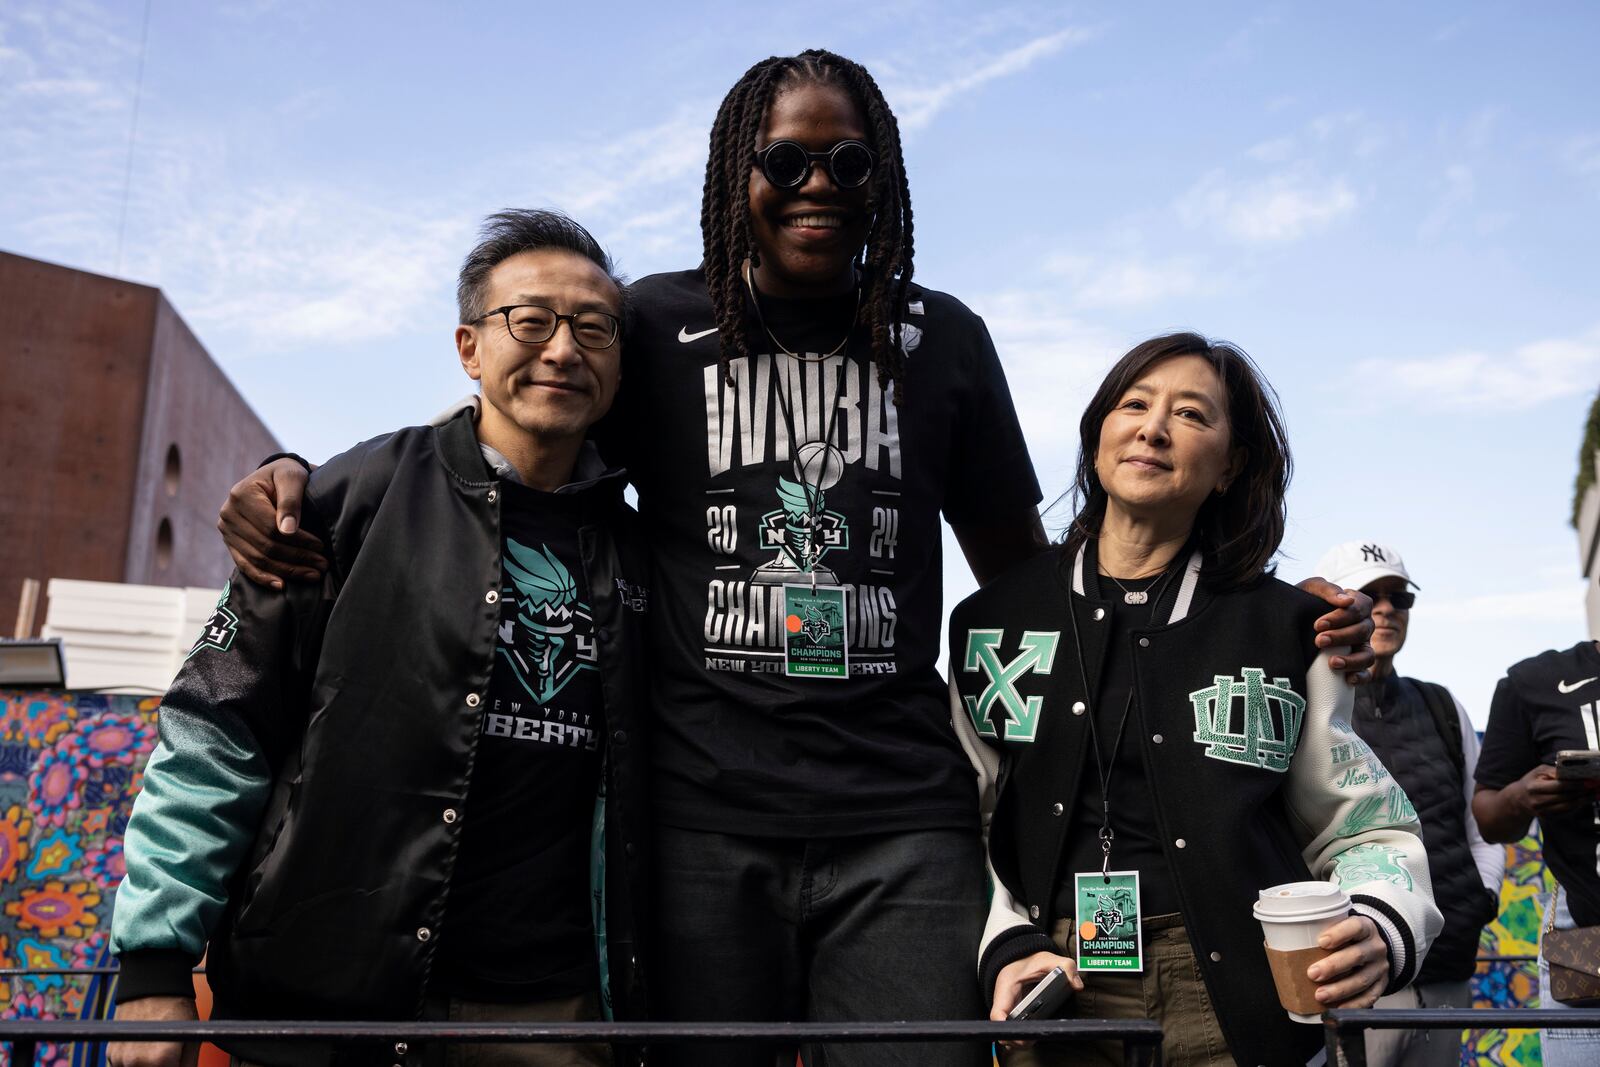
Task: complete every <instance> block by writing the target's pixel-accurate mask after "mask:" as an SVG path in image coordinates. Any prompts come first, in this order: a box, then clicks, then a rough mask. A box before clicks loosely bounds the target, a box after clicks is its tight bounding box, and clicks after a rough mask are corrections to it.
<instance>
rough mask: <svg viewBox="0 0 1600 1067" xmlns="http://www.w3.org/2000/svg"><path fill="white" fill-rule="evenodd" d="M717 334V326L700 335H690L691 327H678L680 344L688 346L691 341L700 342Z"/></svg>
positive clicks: (703, 331) (701, 332)
mask: <svg viewBox="0 0 1600 1067" xmlns="http://www.w3.org/2000/svg"><path fill="white" fill-rule="evenodd" d="M716 332H717V328H716V327H715V326H713V327H711V329H709V330H701V331H700V332H699V333H690V332H689V327H687V326H679V327H678V343H679V344H683V345H686V344H688V343H689V342H690V341H698V340H700V338H702V337H710V336H711V335H712V334H714V333H716Z"/></svg>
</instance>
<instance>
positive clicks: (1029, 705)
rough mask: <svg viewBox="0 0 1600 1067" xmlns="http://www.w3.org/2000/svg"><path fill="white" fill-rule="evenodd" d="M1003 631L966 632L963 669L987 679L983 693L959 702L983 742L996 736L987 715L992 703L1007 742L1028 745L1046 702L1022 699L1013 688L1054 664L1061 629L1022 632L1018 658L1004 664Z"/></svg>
mask: <svg viewBox="0 0 1600 1067" xmlns="http://www.w3.org/2000/svg"><path fill="white" fill-rule="evenodd" d="M1004 639H1005V631H1004V630H968V631H967V647H966V652H965V654H964V655H963V656H962V658H961V669H962V671H964V672H967V673H975V672H977V671H979V670H982V671H983V672H984V675H985V676H986V677H987V678H988V679H989V681H988V684H987V685H985V686H984V688H983V692H981V693H979V694H978V695H977V696H976V697H970V696H964V697H962V698H961V702H962V703H963V704H964V705H965V706H966V709H967V715H968V717H970V718H971V719H972V726H973V729H975V730H977V731H978V734H979V736H981V737H995V738H998V737H1000V735H1001V734H1000V731H999V730H997V729H996V728H995V725H994V719H993V717H992V715H991V713H992V712H993V710H994V707H995V705H996V704H998V705H999V706H1000V709H1001V711H1002V712H1003V713H1004V714H1005V717H1006V723H1005V727H1004V734H1005V740H1007V741H1032V740H1033V739H1034V738H1035V737H1036V736H1037V735H1038V732H1039V713H1040V712H1041V711H1043V710H1044V697H1042V696H1030V697H1024V696H1023V695H1022V694H1021V693H1019V692H1017V683H1018V682H1019V681H1021V680H1022V678H1023V677H1024V676H1025V675H1028V674H1045V675H1048V674H1049V673H1050V670H1051V668H1052V667H1053V666H1054V665H1055V660H1056V646H1057V645H1059V644H1060V643H1061V632H1060V631H1059V630H1057V631H1054V632H1050V633H1046V632H1043V631H1039V630H1024V631H1023V632H1022V639H1021V640H1020V641H1019V642H1017V646H1018V648H1020V649H1021V651H1020V652H1018V653H1017V655H1016V657H1015V658H1013V659H1011V660H1009V661H1005V662H1002V661H1001V659H1000V643H1001V642H1002V641H1003V640H1004Z"/></svg>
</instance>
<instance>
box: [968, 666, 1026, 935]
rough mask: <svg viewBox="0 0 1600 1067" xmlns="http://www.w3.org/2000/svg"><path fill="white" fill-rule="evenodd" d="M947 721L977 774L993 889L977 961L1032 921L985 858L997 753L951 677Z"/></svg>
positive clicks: (996, 778) (996, 777)
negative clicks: (975, 724)
mask: <svg viewBox="0 0 1600 1067" xmlns="http://www.w3.org/2000/svg"><path fill="white" fill-rule="evenodd" d="M950 722H951V725H952V726H954V727H955V731H956V739H957V740H959V741H960V742H961V748H962V750H963V751H965V752H966V754H967V759H968V760H969V761H971V763H972V769H973V771H974V773H975V774H976V776H977V785H978V811H979V813H980V815H981V816H982V819H983V862H984V866H985V868H986V869H987V870H988V873H989V884H990V885H991V886H993V889H994V895H993V896H992V897H991V898H990V900H989V918H988V920H987V921H986V922H985V923H984V926H983V938H982V940H981V941H979V943H978V958H979V959H980V960H981V959H982V958H983V954H984V952H985V951H986V950H987V949H988V948H989V946H990V944H992V943H993V942H994V940H995V938H997V937H998V936H999V935H1000V934H1002V933H1004V932H1005V931H1007V930H1010V929H1012V928H1013V927H1017V926H1026V927H1029V928H1030V929H1032V926H1033V924H1032V923H1031V922H1029V921H1028V911H1027V909H1026V908H1025V907H1023V905H1022V904H1020V903H1019V902H1018V901H1017V900H1016V898H1014V897H1013V896H1012V895H1011V891H1010V890H1009V889H1007V888H1006V887H1005V884H1004V883H1003V882H1001V881H1000V879H999V878H997V877H996V876H995V873H994V864H993V863H991V862H990V861H989V823H990V820H992V819H993V818H994V806H995V800H996V798H997V794H998V788H999V779H1000V753H998V752H996V751H995V750H994V749H992V748H990V747H989V746H988V745H986V744H984V743H983V739H982V738H981V737H979V736H978V733H977V730H976V729H975V728H974V727H973V725H972V717H971V716H970V715H968V714H967V709H966V708H965V707H964V706H963V705H962V703H961V693H960V692H959V691H958V690H957V689H956V683H955V680H954V679H953V678H952V679H951V681H950Z"/></svg>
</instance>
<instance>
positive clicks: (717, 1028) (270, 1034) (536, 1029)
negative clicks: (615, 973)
mask: <svg viewBox="0 0 1600 1067" xmlns="http://www.w3.org/2000/svg"><path fill="white" fill-rule="evenodd" d="M230 1040H232V1041H270V1042H283V1043H291V1044H300V1043H315V1044H340V1045H349V1044H355V1043H375V1042H381V1043H383V1044H385V1045H388V1046H393V1045H396V1044H399V1045H407V1046H408V1045H410V1044H411V1043H412V1042H419V1043H422V1042H433V1043H440V1044H459V1043H466V1042H471V1043H476V1044H502V1043H510V1042H518V1043H522V1042H526V1043H537V1044H551V1043H575V1042H604V1043H609V1044H616V1045H626V1046H634V1047H637V1046H641V1045H647V1044H648V1045H662V1044H681V1043H684V1042H689V1041H694V1042H718V1043H721V1042H730V1041H744V1042H760V1043H765V1044H772V1045H776V1046H779V1047H790V1046H793V1047H798V1046H800V1045H806V1044H813V1043H816V1042H829V1043H849V1044H859V1043H863V1042H886V1041H981V1042H984V1043H988V1042H991V1041H1009V1040H1041V1041H1043V1040H1048V1041H1074V1042H1076V1041H1117V1042H1121V1044H1122V1055H1123V1060H1122V1062H1123V1063H1124V1064H1126V1065H1127V1067H1160V1064H1161V1026H1160V1024H1159V1023H1156V1022H1154V1021H1152V1020H1149V1019H1038V1020H1035V1019H1029V1020H1025V1021H1021V1022H1005V1023H992V1022H979V1021H976V1020H972V1021H965V1020H963V1021H944V1020H938V1021H930V1022H880V1023H541V1024H509V1023H507V1024H502V1023H418V1022H392V1023H375V1022H365V1023H356V1022H349V1023H327V1022H314V1023H313V1022H273V1023H261V1022H236V1021H229V1022H202V1023H149V1022H117V1021H115V1020H112V1021H88V1020H84V1021H72V1020H37V1019H29V1020H24V1019H4V1020H0V1043H7V1044H9V1046H10V1048H11V1064H12V1067H31V1065H32V1064H33V1062H34V1056H35V1055H36V1053H37V1051H38V1046H39V1044H40V1043H41V1042H52V1043H56V1044H61V1043H68V1042H71V1043H79V1042H93V1043H95V1044H97V1045H98V1044H104V1043H108V1042H112V1041H209V1042H222V1043H224V1044H226V1043H227V1042H229V1041H230ZM396 1051H397V1052H403V1051H404V1050H403V1049H396Z"/></svg>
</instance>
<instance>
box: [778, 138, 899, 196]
mask: <svg viewBox="0 0 1600 1067" xmlns="http://www.w3.org/2000/svg"><path fill="white" fill-rule="evenodd" d="M755 156H756V166H758V167H760V168H761V173H762V174H764V175H765V176H766V179H767V181H769V182H771V183H772V184H773V185H775V186H777V187H778V188H779V189H798V188H800V186H802V185H804V184H805V183H806V179H807V178H809V177H810V176H811V167H812V165H813V164H816V163H821V164H822V166H823V168H824V169H825V170H827V172H828V177H830V178H832V179H833V184H834V185H837V186H838V187H839V188H841V189H859V188H860V187H861V186H863V185H865V184H866V183H867V179H868V178H870V177H872V168H873V167H874V166H876V165H877V162H878V159H877V157H876V156H874V155H873V154H872V149H870V148H868V147H867V146H866V145H864V144H862V143H861V142H860V141H840V142H839V143H838V144H836V145H834V146H833V147H832V148H830V149H828V150H827V151H826V152H812V151H808V150H807V148H806V146H805V145H803V144H800V143H799V142H798V141H773V142H772V143H771V144H769V145H767V147H765V148H758V149H756V153H755Z"/></svg>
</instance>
